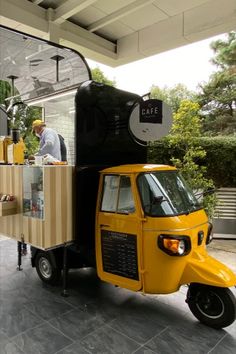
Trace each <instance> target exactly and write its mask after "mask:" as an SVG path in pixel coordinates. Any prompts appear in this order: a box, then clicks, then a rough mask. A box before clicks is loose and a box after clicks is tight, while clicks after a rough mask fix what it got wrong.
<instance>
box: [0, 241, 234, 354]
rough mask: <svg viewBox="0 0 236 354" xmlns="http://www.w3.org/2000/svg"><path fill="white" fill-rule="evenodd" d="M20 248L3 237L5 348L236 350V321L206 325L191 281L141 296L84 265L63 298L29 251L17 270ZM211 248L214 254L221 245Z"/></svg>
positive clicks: (0, 307) (0, 329)
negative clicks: (191, 300)
mask: <svg viewBox="0 0 236 354" xmlns="http://www.w3.org/2000/svg"><path fill="white" fill-rule="evenodd" d="M217 242H218V241H217ZM235 242H236V241H235ZM16 247H17V246H16V242H15V241H14V240H10V239H6V238H2V237H0V300H1V302H0V353H1V354H23V353H24V354H56V353H57V354H66V353H70V354H88V353H91V354H98V353H99V354H108V353H109V354H110V353H113V354H131V353H136V354H153V353H159V354H165V353H171V354H173V353H181V354H182V353H186V354H190V353H214V354H216V353H217V354H228V353H232V354H233V353H234V354H235V353H236V322H234V324H233V325H231V326H230V327H228V328H226V329H225V330H214V329H211V328H208V327H206V326H204V325H202V324H200V323H199V322H198V321H197V320H196V319H195V318H194V317H193V315H192V314H191V313H190V311H189V309H188V306H187V305H186V303H185V301H184V300H185V294H186V290H187V289H186V287H183V288H181V290H180V291H179V292H178V293H175V294H171V295H160V296H143V295H142V294H139V293H133V292H130V291H127V290H124V289H120V288H116V287H114V286H112V285H110V284H107V283H104V282H101V281H99V280H98V279H97V277H96V274H95V272H94V270H91V269H85V270H80V271H72V272H70V274H69V291H70V296H69V297H68V298H63V297H61V296H60V291H61V288H60V287H59V286H58V287H49V286H45V285H43V284H42V282H41V281H40V279H39V278H38V276H37V274H36V271H35V269H33V268H31V265H30V256H29V255H27V256H25V257H23V271H17V270H16V261H17V254H16ZM217 247H219V246H217ZM210 252H211V253H214V255H215V256H216V254H217V249H216V246H214V247H212V248H211V249H210ZM220 252H221V254H220ZM222 252H227V253H226V255H228V256H229V254H231V253H232V252H228V251H226V250H222V247H221V249H220V250H219V252H218V255H220V257H222ZM223 258H224V259H225V261H229V257H227V259H226V256H224V257H223ZM232 259H234V260H235V262H236V257H235V258H232ZM234 292H235V291H234ZM235 295H236V292H235Z"/></svg>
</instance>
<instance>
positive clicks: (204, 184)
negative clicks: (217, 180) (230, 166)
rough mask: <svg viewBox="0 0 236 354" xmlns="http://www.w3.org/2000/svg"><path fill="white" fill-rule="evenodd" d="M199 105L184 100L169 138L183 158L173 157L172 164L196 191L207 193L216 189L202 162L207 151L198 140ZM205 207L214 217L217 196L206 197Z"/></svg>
mask: <svg viewBox="0 0 236 354" xmlns="http://www.w3.org/2000/svg"><path fill="white" fill-rule="evenodd" d="M199 109H200V106H199V104H198V103H195V102H192V101H189V100H183V101H182V102H181V104H180V107H179V109H178V111H177V112H176V113H174V120H173V126H172V129H171V134H170V137H169V143H170V147H171V148H172V149H173V151H174V147H175V146H178V147H180V148H181V150H182V153H181V155H182V156H181V157H175V156H173V157H172V158H171V162H172V163H173V164H174V165H175V166H176V167H177V168H178V169H179V170H180V171H181V172H182V174H183V176H184V177H185V179H186V180H187V182H188V183H189V185H190V186H191V188H193V189H194V190H201V191H207V190H208V189H212V188H214V184H213V181H212V180H209V179H207V178H206V177H205V175H206V167H205V166H203V165H202V160H203V158H204V157H205V156H206V151H205V150H204V149H203V148H202V147H201V146H200V144H199V143H198V140H197V139H196V138H199V137H200V136H201V118H200V115H199ZM203 205H204V207H205V209H206V211H207V213H208V215H209V216H212V215H213V210H214V206H215V196H212V195H206V196H205V197H204V199H203Z"/></svg>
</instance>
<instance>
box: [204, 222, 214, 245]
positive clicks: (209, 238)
mask: <svg viewBox="0 0 236 354" xmlns="http://www.w3.org/2000/svg"><path fill="white" fill-rule="evenodd" d="M212 240H213V225H212V223H211V222H209V227H208V231H207V237H206V245H209V243H211V241H212Z"/></svg>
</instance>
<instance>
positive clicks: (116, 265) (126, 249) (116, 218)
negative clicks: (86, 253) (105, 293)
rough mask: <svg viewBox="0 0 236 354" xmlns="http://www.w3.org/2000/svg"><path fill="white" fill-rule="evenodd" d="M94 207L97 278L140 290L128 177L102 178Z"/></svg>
mask: <svg viewBox="0 0 236 354" xmlns="http://www.w3.org/2000/svg"><path fill="white" fill-rule="evenodd" d="M102 177H103V179H102V185H100V193H101V198H100V200H99V202H98V206H97V223H96V259H97V271H98V275H99V277H100V278H101V279H102V280H104V281H107V282H110V283H112V284H115V285H118V286H121V287H124V288H127V289H131V290H134V291H137V290H140V289H141V287H142V282H141V277H140V266H141V265H140V261H141V230H142V229H141V218H140V217H139V213H138V208H137V205H136V202H135V199H136V198H135V193H134V191H135V186H134V184H133V185H132V183H131V182H132V178H131V176H129V175H111V174H110V175H109V174H107V175H106V174H105V175H103V176H102Z"/></svg>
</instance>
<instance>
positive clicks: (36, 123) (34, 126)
mask: <svg viewBox="0 0 236 354" xmlns="http://www.w3.org/2000/svg"><path fill="white" fill-rule="evenodd" d="M45 125H46V124H45V123H44V122H43V121H42V120H41V119H36V120H34V121H33V123H32V129H33V130H34V128H36V127H40V126H42V127H45Z"/></svg>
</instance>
